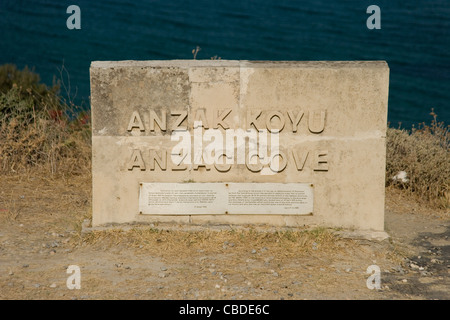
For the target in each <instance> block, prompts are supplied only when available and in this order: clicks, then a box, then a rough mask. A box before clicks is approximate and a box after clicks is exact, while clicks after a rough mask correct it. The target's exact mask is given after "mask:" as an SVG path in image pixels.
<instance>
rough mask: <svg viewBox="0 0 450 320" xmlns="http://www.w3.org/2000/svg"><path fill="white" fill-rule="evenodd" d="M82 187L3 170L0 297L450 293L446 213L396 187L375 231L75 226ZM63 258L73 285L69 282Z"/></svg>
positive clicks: (84, 182) (449, 217)
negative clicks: (76, 274)
mask: <svg viewBox="0 0 450 320" xmlns="http://www.w3.org/2000/svg"><path fill="white" fill-rule="evenodd" d="M90 198H91V184H90V177H70V178H59V179H53V178H49V177H43V176H39V175H36V176H32V175H28V176H25V175H21V176H2V177H0V298H1V299H237V300H244V299H245V300H247V299H251V300H256V299H285V300H289V299H294V300H299V299H449V298H450V239H449V236H450V213H449V212H448V211H439V210H436V209H430V208H428V207H427V206H426V205H424V204H419V203H418V202H416V201H415V200H414V199H412V198H411V197H408V196H407V195H406V194H405V193H404V192H401V191H398V190H394V189H388V190H387V192H386V231H387V233H388V234H389V235H390V238H389V239H387V240H383V241H368V240H358V239H347V238H343V237H341V236H337V235H336V234H335V233H336V230H329V229H323V228H305V229H283V230H275V229H273V228H269V227H263V226H261V227H251V226H249V227H246V228H238V227H232V226H220V227H215V228H211V229H208V228H197V229H196V228H190V229H189V230H185V229H184V230H183V229H182V227H180V226H174V225H158V226H154V225H147V226H128V228H126V229H111V230H108V231H92V232H83V230H86V229H83V228H82V224H83V221H84V220H85V219H89V218H90V214H91V212H90ZM70 265H77V266H79V268H80V272H81V273H80V275H81V276H80V280H81V281H80V284H81V289H69V288H68V287H67V285H66V281H67V279H68V277H69V276H70V275H71V274H68V273H67V268H68V266H70ZM371 265H376V266H378V267H379V268H380V271H381V274H380V283H381V288H380V289H378V290H377V289H373V290H370V289H369V288H368V287H367V284H366V281H367V278H368V277H369V276H370V274H369V273H367V268H368V267H369V266H371Z"/></svg>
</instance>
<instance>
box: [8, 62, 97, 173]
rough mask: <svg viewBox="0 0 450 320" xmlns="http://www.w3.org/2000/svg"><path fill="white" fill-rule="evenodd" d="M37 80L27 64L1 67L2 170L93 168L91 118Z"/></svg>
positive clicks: (64, 170)
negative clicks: (19, 68) (26, 67)
mask: <svg viewBox="0 0 450 320" xmlns="http://www.w3.org/2000/svg"><path fill="white" fill-rule="evenodd" d="M11 79H12V80H11ZM38 81H39V77H38V76H36V75H35V74H34V73H32V72H30V71H29V70H27V69H25V70H23V71H18V70H16V69H14V68H11V66H9V65H5V66H1V67H0V88H1V89H2V91H0V115H1V117H0V141H1V143H0V173H2V174H15V173H23V172H29V171H36V170H37V171H40V172H43V173H46V174H47V173H50V174H53V175H55V174H59V175H72V174H82V173H87V172H90V157H91V144H90V141H91V138H90V132H91V130H90V124H89V117H88V116H87V114H86V113H83V112H81V111H80V110H78V108H77V107H76V106H75V105H74V104H73V103H70V102H69V103H66V101H64V100H63V99H62V97H61V96H60V95H59V94H58V93H57V90H56V89H55V88H46V87H45V86H43V85H42V84H40V83H39V82H38ZM24 86H26V87H24Z"/></svg>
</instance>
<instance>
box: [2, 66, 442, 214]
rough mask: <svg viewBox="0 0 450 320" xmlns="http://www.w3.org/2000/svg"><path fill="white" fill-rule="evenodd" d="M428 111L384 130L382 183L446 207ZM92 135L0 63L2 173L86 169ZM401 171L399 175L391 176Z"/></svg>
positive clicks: (83, 121)
mask: <svg viewBox="0 0 450 320" xmlns="http://www.w3.org/2000/svg"><path fill="white" fill-rule="evenodd" d="M431 114H432V116H433V120H432V122H431V124H429V125H427V124H425V123H423V124H421V125H420V126H419V128H413V129H412V130H405V129H401V128H398V129H395V128H388V131H387V159H386V185H387V186H389V185H392V186H396V187H399V188H402V189H405V190H407V191H409V192H412V193H414V194H416V195H418V196H419V197H421V198H422V199H425V200H426V201H428V202H429V203H430V204H433V205H436V206H438V207H443V208H446V207H449V205H450V201H449V200H450V199H449V193H450V190H449V186H450V150H449V147H450V134H449V127H448V126H445V124H444V123H442V122H438V121H437V116H436V114H434V112H432V113H431ZM90 135H91V129H90V119H89V116H88V113H86V112H85V111H81V109H80V108H77V107H76V106H75V105H74V104H73V103H67V102H66V101H65V99H63V98H62V95H61V94H60V83H55V84H54V85H53V86H52V87H48V86H46V85H45V84H43V83H41V81H40V78H39V75H37V74H36V73H34V72H33V71H32V70H29V69H28V68H25V69H23V70H18V69H17V68H16V67H15V66H14V65H3V66H0V173H1V174H15V173H18V172H24V171H25V172H27V171H31V170H39V171H41V172H44V173H51V174H59V175H70V174H84V173H89V172H90V168H91V136H90ZM400 172H403V176H402V178H396V179H395V178H394V177H399V173H400Z"/></svg>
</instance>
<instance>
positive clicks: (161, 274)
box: [158, 272, 166, 278]
mask: <svg viewBox="0 0 450 320" xmlns="http://www.w3.org/2000/svg"><path fill="white" fill-rule="evenodd" d="M158 277H160V278H165V277H166V274H165V273H164V272H160V273H158Z"/></svg>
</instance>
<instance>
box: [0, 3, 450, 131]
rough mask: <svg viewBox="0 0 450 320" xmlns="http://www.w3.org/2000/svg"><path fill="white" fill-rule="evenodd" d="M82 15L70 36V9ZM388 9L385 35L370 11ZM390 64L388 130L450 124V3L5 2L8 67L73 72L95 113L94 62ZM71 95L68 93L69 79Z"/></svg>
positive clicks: (3, 59) (1, 48) (79, 97)
mask: <svg viewBox="0 0 450 320" xmlns="http://www.w3.org/2000/svg"><path fill="white" fill-rule="evenodd" d="M71 4H76V5H78V6H79V7H80V9H81V30H68V29H67V27H66V20H67V18H68V17H69V14H67V13H66V9H67V7H68V6H69V5H71ZM371 4H376V5H378V6H379V7H380V8H381V30H368V29H367V27H366V20H367V18H368V17H369V14H367V13H366V9H367V7H368V6H369V5H371ZM196 46H200V47H201V51H200V52H199V53H198V55H197V59H210V58H211V57H212V56H216V55H217V56H219V57H221V58H222V59H241V60H386V61H387V62H388V64H389V66H390V69H391V76H390V94H389V115H388V118H389V121H390V122H391V125H397V123H398V122H402V125H403V126H406V127H409V126H411V125H412V124H417V123H419V122H423V121H425V122H429V121H430V120H431V116H430V115H429V113H430V110H431V108H434V110H435V112H436V113H437V114H438V119H440V120H442V121H445V122H446V123H447V124H449V123H450V103H449V101H450V0H427V1H425V0H422V1H386V0H370V1H321V0H315V1H313V0H309V1H292V0H277V1H273V0H259V1H256V0H254V1H244V0H227V1H216V0H207V1H205V0H194V1H171V0H155V1H131V0H125V1H119V0H115V1H87V0H71V1H56V0H53V1H50V0H34V1H20V0H1V1H0V64H3V63H14V64H16V65H17V66H19V67H20V68H22V67H24V66H25V65H28V66H34V67H35V71H36V72H38V73H39V74H40V75H41V77H42V80H43V81H44V82H45V83H47V84H51V83H52V79H53V77H54V76H56V77H58V78H59V77H60V73H59V69H60V68H61V67H62V66H63V65H64V67H65V68H66V69H67V70H68V72H69V74H70V92H69V95H70V96H72V98H73V97H74V99H75V101H76V102H77V103H84V104H85V106H86V107H88V106H89V65H90V62H91V61H94V60H132V59H137V60H154V59H158V60H159V59H164V60H165V59H192V57H193V56H192V49H193V48H195V47H196ZM63 76H64V79H65V83H66V84H67V87H68V88H67V89H68V91H69V83H68V81H67V77H66V74H65V73H63Z"/></svg>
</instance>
